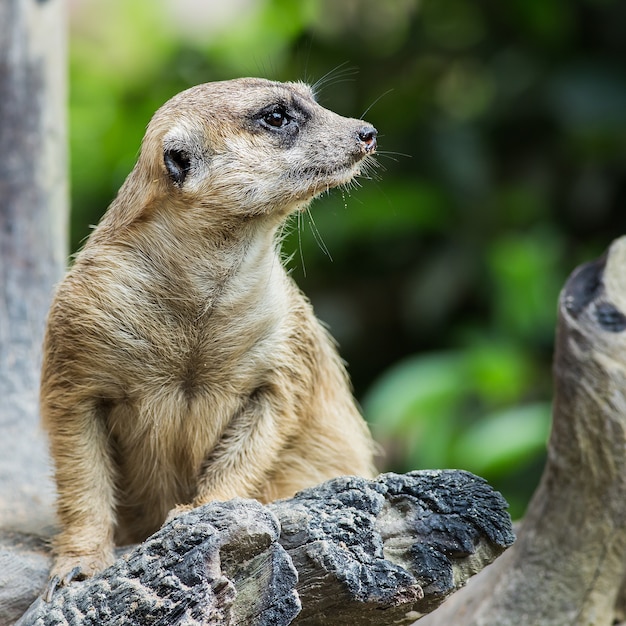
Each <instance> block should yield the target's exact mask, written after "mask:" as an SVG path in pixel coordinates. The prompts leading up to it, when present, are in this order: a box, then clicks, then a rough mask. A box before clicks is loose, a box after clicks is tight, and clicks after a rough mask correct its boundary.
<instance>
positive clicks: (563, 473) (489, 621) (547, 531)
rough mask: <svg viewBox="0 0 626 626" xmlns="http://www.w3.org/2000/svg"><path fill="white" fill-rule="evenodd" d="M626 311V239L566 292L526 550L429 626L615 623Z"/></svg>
mask: <svg viewBox="0 0 626 626" xmlns="http://www.w3.org/2000/svg"><path fill="white" fill-rule="evenodd" d="M623 312H626V238H622V239H618V240H617V241H615V242H614V243H613V245H612V246H611V248H610V250H609V252H608V254H607V255H606V256H605V257H603V258H601V259H599V260H598V261H594V262H593V263H588V264H586V265H583V266H582V267H580V268H579V269H578V270H576V271H575V272H574V273H573V274H572V276H571V277H570V279H569V280H568V282H567V284H566V285H565V288H564V289H563V291H562V293H561V297H560V301H559V327H558V332H557V343H556V353H555V363H554V377H555V398H554V411H553V424H552V433H551V435H550V441H549V445H548V460H547V464H546V468H545V470H544V474H543V476H542V479H541V483H540V485H539V487H538V488H537V491H536V492H535V494H534V496H533V499H532V501H531V503H530V505H529V508H528V512H527V514H526V517H525V519H524V522H523V525H522V528H521V531H520V533H519V538H518V540H517V542H516V544H515V545H514V546H513V548H511V550H509V551H508V552H507V553H506V554H505V555H504V556H503V557H502V558H501V559H498V561H496V563H494V564H493V565H492V566H491V567H489V568H487V569H486V570H485V571H484V572H483V573H482V574H481V575H480V576H477V577H476V578H475V579H474V580H472V581H471V582H470V584H469V585H468V586H467V587H466V588H465V589H463V590H462V591H461V592H459V593H458V594H455V596H454V597H453V598H451V599H450V601H449V602H447V603H446V604H445V605H444V606H442V607H441V609H440V610H438V611H436V612H435V613H433V614H432V615H430V616H428V617H427V618H425V619H424V620H423V621H421V622H420V626H444V625H445V626H448V625H449V624H463V625H464V626H465V625H466V626H479V625H480V626H488V625H489V626H496V625H497V626H509V625H510V626H537V625H538V624H541V626H561V625H566V624H568V625H569V624H572V625H574V624H576V625H578V624H580V625H587V624H593V625H594V626H609V625H610V624H612V623H613V619H614V616H615V606H616V600H617V599H618V595H619V593H620V587H621V583H622V580H623V579H624V574H625V573H626V522H625V520H626V357H625V355H626V332H624V331H626V316H625V315H624V313H623ZM620 606H623V601H622V602H621V603H620Z"/></svg>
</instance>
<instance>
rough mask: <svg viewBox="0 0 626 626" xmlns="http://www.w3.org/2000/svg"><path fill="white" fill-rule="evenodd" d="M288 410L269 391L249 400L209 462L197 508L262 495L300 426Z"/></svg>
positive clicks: (195, 503)
mask: <svg viewBox="0 0 626 626" xmlns="http://www.w3.org/2000/svg"><path fill="white" fill-rule="evenodd" d="M279 407H280V408H279ZM285 409H286V407H285V403H284V400H283V399H281V400H278V399H276V398H275V397H273V395H272V392H271V391H270V390H269V389H265V388H263V389H260V390H258V391H257V392H255V393H254V394H253V395H252V396H251V397H250V398H249V400H248V403H247V404H246V406H245V407H243V409H242V410H241V411H240V412H239V413H238V414H237V415H235V417H234V418H233V419H232V421H231V422H230V424H229V425H228V427H227V429H226V431H225V432H224V434H223V435H222V437H221V439H220V440H219V441H218V443H217V444H216V446H215V447H214V448H213V450H212V451H211V453H210V454H209V456H208V457H207V459H206V460H205V462H204V464H203V466H202V469H201V471H200V476H199V477H198V488H197V493H196V497H195V498H194V500H193V506H200V505H201V504H205V503H207V502H210V501H211V500H228V499H230V498H233V497H235V496H242V497H245V496H248V497H253V496H254V494H256V493H258V491H259V488H260V487H261V485H262V484H263V483H264V482H266V481H267V480H268V477H269V476H270V474H271V472H272V470H273V469H274V468H275V465H276V462H277V459H278V458H279V453H280V451H281V449H282V448H283V446H284V443H285V441H287V440H288V439H289V438H290V437H291V435H292V433H293V430H294V428H295V427H296V420H295V418H292V417H291V416H289V415H286V414H285ZM290 422H291V424H290Z"/></svg>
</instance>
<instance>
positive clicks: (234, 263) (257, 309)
mask: <svg viewBox="0 0 626 626" xmlns="http://www.w3.org/2000/svg"><path fill="white" fill-rule="evenodd" d="M376 135H377V131H376V129H375V128H374V127H373V126H371V125H370V124H367V123H366V122H363V121H361V120H358V119H348V118H345V117H341V116H340V115H337V114H336V113H333V112H331V111H329V110H327V109H325V108H323V107H322V106H320V105H319V104H318V103H317V102H316V100H315V97H314V94H313V91H312V89H311V88H310V87H308V86H307V85H305V84H303V83H278V82H271V81H268V80H262V79H252V78H246V79H238V80H232V81H225V82H215V83H207V84H204V85H199V86H196V87H193V88H191V89H188V90H187V91H184V92H182V93H180V94H178V95H176V96H175V97H173V98H172V99H171V100H169V101H168V102H166V103H165V104H164V105H163V106H162V107H161V108H160V109H159V110H158V111H157V112H156V113H155V115H154V117H153V118H152V120H151V121H150V123H149V125H148V127H147V131H146V134H145V137H144V139H143V141H142V145H141V151H140V155H139V157H138V160H137V163H136V165H135V167H134V169H133V170H132V172H131V173H130V174H129V176H128V178H127V179H126V181H125V182H124V184H123V185H122V187H121V189H120V191H119V193H118V195H117V197H116V199H115V200H114V201H113V203H112V204H111V205H110V207H109V208H108V210H107V211H106V213H105V214H104V216H103V218H102V220H101V221H100V223H99V225H98V226H97V227H96V228H95V230H94V231H93V232H92V234H91V236H90V237H89V239H88V241H87V242H86V244H85V246H84V247H83V249H82V250H81V251H80V253H79V254H78V255H77V256H76V259H75V262H74V264H73V266H72V267H71V269H70V270H69V271H68V273H67V275H66V277H65V279H64V280H63V281H62V283H61V284H60V286H59V287H58V289H57V292H56V295H55V298H54V300H53V303H52V306H51V310H50V313H49V317H48V322H47V329H46V335H45V342H44V354H43V369H42V378H41V413H42V418H43V423H44V426H45V428H46V430H47V432H48V436H49V442H50V450H51V455H52V458H53V461H54V466H55V479H56V484H57V491H58V500H57V515H58V522H59V526H60V529H59V532H58V534H57V536H56V538H55V539H54V543H53V551H54V554H55V560H54V564H53V568H52V571H51V580H54V581H55V584H69V582H71V580H73V579H78V578H85V577H88V576H91V575H93V574H94V573H96V572H98V571H99V570H101V569H103V568H104V567H106V566H108V565H109V564H111V563H112V561H113V548H114V545H115V544H120V545H123V544H128V543H134V542H138V541H141V540H143V539H145V538H146V537H147V536H148V535H150V534H151V533H153V532H154V531H156V530H157V529H158V528H159V527H160V526H161V524H162V523H163V522H164V520H165V519H166V517H167V516H168V514H169V515H172V514H174V515H175V514H177V512H180V511H184V510H186V508H190V507H194V506H199V505H201V504H204V503H206V502H209V501H212V500H227V499H230V498H233V497H236V496H241V497H246V498H257V499H258V500H260V501H262V502H268V501H271V500H274V499H277V498H283V497H289V496H291V495H293V494H294V493H295V492H296V491H298V490H300V489H302V488H304V487H307V486H311V485H314V484H317V483H320V482H322V481H324V480H326V479H328V478H331V477H335V476H339V475H344V474H356V475H361V476H366V477H369V476H372V475H373V473H374V466H373V460H372V459H373V444H372V440H371V437H370V434H369V431H368V428H367V426H366V423H365V421H364V420H363V418H362V417H361V415H360V413H359V410H358V409H357V406H356V404H355V401H354V399H353V395H352V391H351V387H350V384H349V381H348V377H347V374H346V371H345V368H344V366H343V363H342V361H341V360H340V357H339V356H338V353H337V350H336V348H335V345H334V343H333V340H332V339H331V337H330V335H329V334H328V333H327V331H326V330H325V329H324V327H323V326H322V325H321V324H320V323H319V322H318V320H317V319H316V317H315V315H314V313H313V310H312V307H311V305H310V303H309V301H308V300H307V299H306V298H305V296H304V295H303V294H302V293H301V292H300V290H299V289H298V287H297V286H296V285H295V283H294V281H293V280H292V279H291V277H290V276H289V275H288V274H287V272H286V270H285V269H284V267H283V264H282V262H281V257H280V250H279V246H280V241H279V240H280V231H281V226H282V225H283V223H284V222H285V220H286V219H287V218H288V216H290V215H291V214H293V213H295V212H297V211H301V210H303V209H305V208H306V207H307V206H308V205H309V203H310V202H311V200H312V199H313V198H315V197H316V196H318V195H320V194H321V193H322V192H325V191H327V190H328V189H331V188H333V187H337V186H339V185H345V184H347V183H349V182H350V181H351V180H352V179H353V178H354V177H355V176H356V175H357V174H359V173H360V172H361V170H362V168H363V165H364V163H365V162H366V161H367V160H368V159H369V158H370V157H371V155H372V154H374V152H375V150H376ZM172 512H173V513H172Z"/></svg>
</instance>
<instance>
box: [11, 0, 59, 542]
mask: <svg viewBox="0 0 626 626" xmlns="http://www.w3.org/2000/svg"><path fill="white" fill-rule="evenodd" d="M64 18H65V11H64V5H63V2H62V1H61V0H47V1H46V2H34V1H32V0H1V1H0V94H1V96H0V151H1V153H2V158H1V159H0V434H1V435H0V528H5V529H6V528H14V529H19V530H26V529H30V530H33V531H39V530H41V529H42V528H43V527H44V526H46V525H47V524H50V523H51V521H52V515H51V512H52V501H53V497H54V488H53V486H52V481H51V480H50V477H49V474H50V470H49V463H48V454H47V445H46V443H45V440H44V437H43V434H42V432H41V429H40V428H39V417H38V411H37V398H38V397H39V369H40V353H41V343H42V340H43V330H44V320H45V317H46V314H47V311H48V307H49V306H50V299H51V295H52V289H53V286H54V283H55V282H56V281H58V280H59V279H60V278H61V276H62V275H63V271H64V269H65V260H66V255H67V234H66V231H67V173H66V165H67V158H66V152H67V149H66V142H67V133H66V129H65V120H66V110H65V108H66V103H65V98H66V79H65V77H66V55H65V49H66V42H65V38H66V28H65V19H64Z"/></svg>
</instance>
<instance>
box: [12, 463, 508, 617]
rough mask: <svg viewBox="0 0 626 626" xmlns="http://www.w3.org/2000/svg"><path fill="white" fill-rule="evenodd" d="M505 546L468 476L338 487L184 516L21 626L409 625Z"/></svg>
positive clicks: (409, 477) (499, 501)
mask: <svg viewBox="0 0 626 626" xmlns="http://www.w3.org/2000/svg"><path fill="white" fill-rule="evenodd" d="M512 541H513V535H512V532H511V522H510V518H509V516H508V514H507V512H506V503H505V502H504V500H503V498H502V496H500V494H498V493H497V492H494V491H493V490H492V489H491V488H490V487H489V486H488V485H487V484H486V483H485V481H484V480H482V479H480V478H477V477H476V476H473V475H471V474H468V473H467V472H460V471H445V472H444V471H441V472H412V473H410V474H406V475H397V474H384V475H381V476H380V477H379V478H377V479H376V480H366V479H363V478H355V477H345V478H338V479H335V480H331V481H328V482H326V483H323V484H322V485H319V486H317V487H313V488H311V489H307V490H305V491H302V492H300V493H299V494H297V495H296V496H295V497H294V498H291V499H289V500H282V501H279V502H276V503H274V504H272V505H269V506H267V507H263V506H262V505H260V504H259V503H258V502H256V501H253V500H231V501H229V502H225V503H220V502H214V503H211V504H208V505H206V506H203V507H200V508H198V509H195V510H193V511H191V512H189V513H186V514H184V515H181V516H180V517H177V518H175V519H174V520H172V521H171V522H170V523H168V524H166V525H165V526H164V527H163V528H162V529H161V530H160V531H159V532H157V533H156V534H155V535H153V536H152V537H150V538H149V539H148V540H146V541H145V542H144V543H143V544H141V545H139V546H138V547H137V548H135V549H134V550H132V551H131V552H130V553H128V554H127V555H125V556H123V557H122V558H120V559H118V561H117V562H116V563H115V564H114V565H113V566H111V567H110V568H108V569H107V570H105V571H104V572H102V573H101V574H99V575H98V576H96V577H94V578H92V579H90V580H87V581H82V582H75V583H72V584H71V585H70V586H69V587H65V588H60V589H58V590H57V591H55V593H54V594H53V596H52V601H51V602H49V603H48V602H45V601H44V600H43V599H41V598H40V599H38V600H36V601H35V603H34V604H33V605H32V606H31V608H30V609H29V611H28V612H27V613H26V615H24V617H23V618H22V619H21V620H20V621H19V622H18V623H19V624H20V625H21V626H25V625H34V624H36V625H39V626H45V625H48V624H50V625H51V624H55V625H59V626H65V625H71V626H74V625H78V624H101V623H107V624H131V625H132V624H137V625H139V624H148V623H150V624H187V625H192V624H193V625H195V624H224V625H230V624H233V625H234V624H242V625H243V624H250V625H257V624H259V625H261V624H263V625H265V624H267V625H270V624H271V625H273V626H280V625H282V624H291V623H294V624H307V625H315V624H319V625H328V626H334V625H346V626H347V625H352V624H360V625H361V624H362V625H368V624H402V623H405V624H406V623H410V622H412V621H413V620H414V619H415V618H416V617H417V616H419V615H422V614H425V613H428V612H429V611H432V610H433V609H434V608H435V607H437V606H438V605H439V604H440V603H441V602H442V601H443V600H444V599H445V598H446V597H447V596H448V595H450V594H451V593H452V592H454V591H455V590H456V589H458V588H459V587H460V586H462V585H463V584H465V582H466V581H467V579H468V578H469V577H470V576H472V575H473V574H474V573H476V572H477V571H479V570H480V569H482V567H484V566H485V565H487V564H488V563H490V562H491V561H492V560H493V559H494V558H496V556H498V555H499V554H500V553H501V552H502V551H503V550H504V549H505V548H506V547H508V546H509V545H510V544H511V543H512ZM0 554H1V552H0ZM45 571H46V570H45V569H44V572H43V573H45ZM41 574H42V572H41V571H39V572H38V578H37V579H38V580H41ZM30 575H31V576H32V572H31V574H30ZM17 584H18V585H19V583H17Z"/></svg>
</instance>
